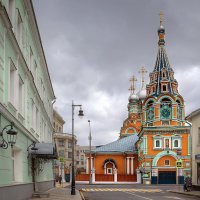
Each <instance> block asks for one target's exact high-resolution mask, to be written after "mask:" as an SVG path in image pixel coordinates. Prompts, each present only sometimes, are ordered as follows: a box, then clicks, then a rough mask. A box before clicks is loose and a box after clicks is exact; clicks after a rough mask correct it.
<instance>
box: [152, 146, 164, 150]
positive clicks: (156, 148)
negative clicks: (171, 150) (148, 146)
mask: <svg viewBox="0 0 200 200" xmlns="http://www.w3.org/2000/svg"><path fill="white" fill-rule="evenodd" d="M153 150H163V148H162V147H154V148H153Z"/></svg>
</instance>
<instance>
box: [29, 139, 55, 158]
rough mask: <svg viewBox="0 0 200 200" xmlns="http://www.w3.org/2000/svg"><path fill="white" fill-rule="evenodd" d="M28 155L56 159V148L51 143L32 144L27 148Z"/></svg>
mask: <svg viewBox="0 0 200 200" xmlns="http://www.w3.org/2000/svg"><path fill="white" fill-rule="evenodd" d="M28 153H29V154H30V155H31V156H34V157H36V158H43V159H57V157H58V156H57V152H56V147H55V145H54V144H52V143H33V144H32V145H30V146H29V147H28Z"/></svg>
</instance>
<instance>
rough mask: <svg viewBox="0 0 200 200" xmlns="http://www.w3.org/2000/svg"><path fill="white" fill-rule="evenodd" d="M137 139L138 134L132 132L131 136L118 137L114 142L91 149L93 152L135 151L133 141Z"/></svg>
mask: <svg viewBox="0 0 200 200" xmlns="http://www.w3.org/2000/svg"><path fill="white" fill-rule="evenodd" d="M137 140H138V136H137V135H136V134H133V135H131V136H127V137H125V138H122V139H118V140H116V141H114V142H111V143H108V144H106V145H103V146H101V147H97V148H96V149H95V150H93V152H94V153H98V152H121V153H123V152H135V151H136V148H135V143H136V142H137Z"/></svg>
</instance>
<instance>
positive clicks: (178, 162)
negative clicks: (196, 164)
mask: <svg viewBox="0 0 200 200" xmlns="http://www.w3.org/2000/svg"><path fill="white" fill-rule="evenodd" d="M176 168H183V161H182V160H178V161H176Z"/></svg>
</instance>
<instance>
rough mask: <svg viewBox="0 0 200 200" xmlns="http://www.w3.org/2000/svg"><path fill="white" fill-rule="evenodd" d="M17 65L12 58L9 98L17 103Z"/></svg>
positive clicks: (13, 102)
mask: <svg viewBox="0 0 200 200" xmlns="http://www.w3.org/2000/svg"><path fill="white" fill-rule="evenodd" d="M16 71H17V69H16V67H15V65H14V63H13V62H12V60H10V84H9V91H10V92H9V95H10V96H9V100H10V102H11V103H12V104H13V105H15V95H16V94H15V92H16V90H15V82H16Z"/></svg>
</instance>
